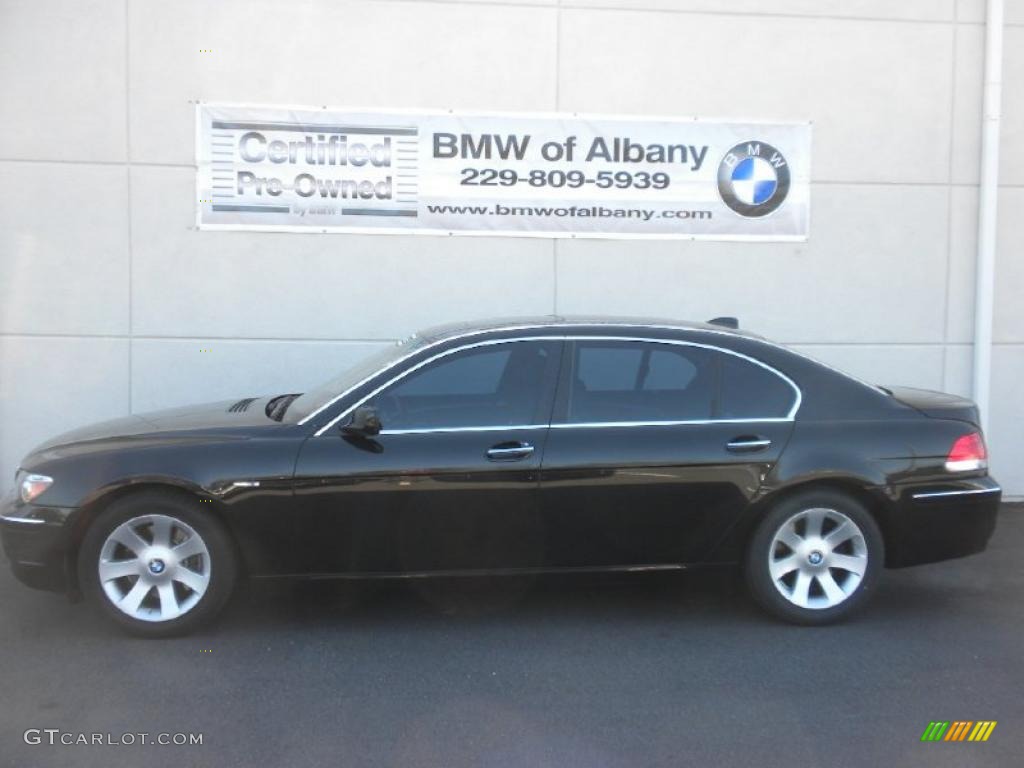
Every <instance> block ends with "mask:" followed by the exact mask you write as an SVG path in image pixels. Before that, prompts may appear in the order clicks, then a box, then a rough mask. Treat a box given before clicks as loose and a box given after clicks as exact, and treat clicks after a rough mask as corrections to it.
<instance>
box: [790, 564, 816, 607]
mask: <svg viewBox="0 0 1024 768" xmlns="http://www.w3.org/2000/svg"><path fill="white" fill-rule="evenodd" d="M811 578H812V577H811V574H809V573H807V572H806V571H800V572H799V573H797V575H796V583H795V584H794V585H793V602H794V603H796V604H797V605H799V606H800V607H802V608H806V607H807V601H808V599H809V597H810V592H811Z"/></svg>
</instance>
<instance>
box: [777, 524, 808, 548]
mask: <svg viewBox="0 0 1024 768" xmlns="http://www.w3.org/2000/svg"><path fill="white" fill-rule="evenodd" d="M775 540H776V541H781V542H782V543H783V544H785V545H786V546H787V547H789V548H790V549H791V550H793V551H794V552H796V550H797V549H798V548H799V547H800V546H801V545H802V544H803V543H804V540H803V539H801V538H800V537H799V536H798V535H797V532H796V531H794V530H793V529H792V528H791V527H790V526H786V527H785V528H783V529H782V530H781V531H779V533H778V535H777V536H776V537H775Z"/></svg>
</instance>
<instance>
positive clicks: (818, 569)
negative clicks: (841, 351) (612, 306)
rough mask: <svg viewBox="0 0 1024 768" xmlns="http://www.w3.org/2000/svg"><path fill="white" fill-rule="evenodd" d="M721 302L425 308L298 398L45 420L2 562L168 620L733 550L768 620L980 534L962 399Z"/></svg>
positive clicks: (940, 554)
mask: <svg viewBox="0 0 1024 768" xmlns="http://www.w3.org/2000/svg"><path fill="white" fill-rule="evenodd" d="M735 326H736V323H735V321H734V319H732V318H716V320H714V321H711V322H709V323H706V324H701V323H681V322H675V321H668V320H635V319H621V318H607V317H604V318H602V317H596V318H563V317H542V318H534V319H522V320H515V321H491V322H483V323H477V324H473V325H461V326H445V327H442V328H436V329H431V330H428V331H425V332H422V333H419V334H416V335H414V336H412V337H410V338H409V339H407V340H405V341H402V342H399V343H398V344H395V345H390V346H388V347H387V348H386V349H383V350H382V351H381V352H379V353H378V354H377V355H376V356H374V357H373V358H371V359H368V360H366V361H365V362H363V363H361V364H359V365H357V366H355V367H354V368H352V369H350V370H347V371H345V372H343V373H342V374H340V375H339V376H338V377H336V378H335V379H333V380H332V381H329V382H327V383H325V384H324V385H322V386H320V387H317V388H316V389H313V390H311V391H308V392H306V393H304V394H280V395H275V396H269V397H245V398H243V399H239V400H232V401H229V402H221V403H213V404H208V405H202V406H195V407H187V408H176V409H172V410H165V411H159V412H156V413H145V414H138V415H130V416H127V417H125V418H121V419H118V420H115V421H110V422H105V423H102V424H97V425H94V426H89V427H85V428H82V429H78V430H76V431H72V432H69V433H67V434H64V435H61V436H60V437H57V438H54V439H53V440H50V441H49V442H47V443H44V444H43V445H40V446H39V447H37V448H36V449H35V450H33V451H32V452H31V453H29V454H28V455H27V456H26V457H25V458H24V460H23V461H22V462H21V465H20V468H19V470H18V472H17V476H16V481H15V487H14V488H13V489H12V490H11V492H10V493H9V494H8V495H7V496H6V497H5V498H4V499H3V502H2V507H0V534H2V539H3V547H4V550H5V552H6V555H7V558H8V560H9V561H10V563H11V566H12V567H13V569H14V573H15V574H16V576H17V577H18V578H19V579H20V580H21V581H23V582H24V583H25V584H28V585H29V586H32V587H37V588H40V589H47V590H56V591H63V592H67V593H68V594H70V595H72V596H78V595H83V596H84V597H85V598H87V599H88V600H90V601H91V602H93V603H94V604H95V605H96V606H97V607H98V608H99V609H100V610H101V611H102V612H103V613H105V614H106V615H107V616H108V617H109V618H110V619H112V620H113V621H114V622H116V623H118V624H120V625H121V626H122V627H123V628H125V629H127V630H129V631H133V632H135V633H137V634H142V635H148V636H164V635H170V634H177V633H182V632H186V631H189V630H191V629H193V628H195V627H197V626H198V625H200V624H201V623H203V622H205V621H207V620H209V619H211V618H212V617H213V616H214V615H215V614H216V613H217V612H218V611H219V610H220V609H221V608H222V607H223V606H224V604H225V603H226V601H227V600H228V598H229V596H230V595H231V593H232V589H233V587H234V586H235V584H236V583H237V581H238V579H239V578H242V577H244V578H248V579H265V578H281V577H312V578H376V577H405V578H427V577H432V576H448V577H450V576H472V575H485V574H486V575H500V574H509V575H515V574H526V573H540V572H551V571H606V570H624V571H631V570H661V569H665V570H668V569H680V568H687V567H692V566H702V565H718V564H733V565H737V566H739V567H741V568H742V569H743V571H744V573H745V578H746V581H747V583H748V585H749V588H750V592H751V594H752V596H753V598H754V600H755V601H756V602H757V603H758V604H760V605H761V606H762V607H763V608H765V609H766V610H767V611H769V612H770V613H772V614H774V615H776V616H778V617H780V618H782V619H784V620H788V621H792V622H796V623H803V624H824V623H827V622H831V621H834V620H837V619H840V618H842V617H846V616H847V615H848V614H850V613H851V612H852V611H854V610H855V609H857V608H859V607H860V606H861V605H862V604H863V603H864V602H865V600H866V599H867V598H868V597H869V596H870V595H871V593H872V592H873V591H874V589H875V587H876V584H877V583H878V579H879V575H880V573H881V572H882V570H883V568H899V567H903V566H911V565H915V564H919V563H929V562H934V561H938V560H944V559H948V558H955V557H960V556H963V555H969V554H971V553H976V552H980V551H982V550H983V549H984V548H985V546H986V544H987V542H988V540H989V538H990V536H991V535H992V533H993V530H994V528H995V522H996V512H997V509H998V506H999V501H1000V488H999V486H998V484H997V483H996V482H995V481H994V480H993V479H992V478H991V477H990V476H989V474H988V461H987V454H986V448H985V442H984V439H983V436H982V432H981V427H980V424H979V417H978V410H977V408H976V407H975V405H974V404H973V403H972V402H971V401H969V400H966V399H964V398H961V397H957V396H953V395H947V394H942V393H939V392H932V391H925V390H918V389H909V388H904V387H881V386H873V385H869V384H866V383H864V382H861V381H859V380H857V379H855V378H853V377H851V376H848V375H845V374H843V373H840V372H838V371H836V370H834V369H832V368H830V367H828V366H825V365H823V364H821V363H818V362H815V361H813V360H811V359H809V358H807V357H805V356H803V355H801V354H798V353H796V352H794V351H792V350H789V349H787V348H785V347H782V346H779V345H777V344H774V343H771V342H769V341H767V340H766V339H764V338H761V337H759V336H756V335H754V334H750V333H747V332H744V331H740V330H738V329H737V328H736V327H735Z"/></svg>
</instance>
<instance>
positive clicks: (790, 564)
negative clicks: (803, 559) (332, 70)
mask: <svg viewBox="0 0 1024 768" xmlns="http://www.w3.org/2000/svg"><path fill="white" fill-rule="evenodd" d="M768 567H769V569H770V570H771V573H772V578H773V579H775V580H776V581H778V580H779V579H781V578H782V577H783V576H785V575H786V574H787V573H792V572H793V571H795V570H796V569H797V568H799V567H800V559H799V558H798V557H797V556H796V555H790V556H789V557H784V558H782V559H781V560H772V562H771V565H770V566H768Z"/></svg>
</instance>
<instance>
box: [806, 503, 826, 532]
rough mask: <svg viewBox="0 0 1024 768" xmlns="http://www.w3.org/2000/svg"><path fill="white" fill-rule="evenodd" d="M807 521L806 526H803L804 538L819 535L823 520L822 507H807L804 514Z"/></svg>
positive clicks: (823, 511) (823, 512)
mask: <svg viewBox="0 0 1024 768" xmlns="http://www.w3.org/2000/svg"><path fill="white" fill-rule="evenodd" d="M804 519H805V520H806V521H807V527H806V528H804V538H805V539H810V538H817V537H820V536H821V525H822V523H824V522H825V510H824V509H809V510H807V514H806V515H805V516H804Z"/></svg>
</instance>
